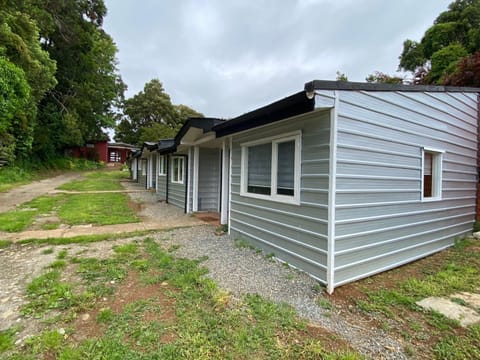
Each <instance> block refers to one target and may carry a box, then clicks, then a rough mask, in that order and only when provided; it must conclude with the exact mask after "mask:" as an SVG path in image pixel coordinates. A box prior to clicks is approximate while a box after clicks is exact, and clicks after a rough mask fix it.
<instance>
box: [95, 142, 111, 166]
mask: <svg viewBox="0 0 480 360" xmlns="http://www.w3.org/2000/svg"><path fill="white" fill-rule="evenodd" d="M94 148H95V152H96V153H97V155H98V161H103V162H105V163H106V162H108V146H107V141H98V142H96V143H95V144H94Z"/></svg>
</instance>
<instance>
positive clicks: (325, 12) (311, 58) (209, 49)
mask: <svg viewBox="0 0 480 360" xmlns="http://www.w3.org/2000/svg"><path fill="white" fill-rule="evenodd" d="M452 1H453V0H448V1H447V0H401V1H392V0H232V1H230V0H211V1H208V0H205V1H199V0H176V1H175V0H105V4H106V6H107V8H108V14H107V17H106V18H105V21H104V28H105V30H106V31H107V33H109V34H110V35H111V36H112V37H113V39H114V41H115V42H116V44H117V46H118V49H119V52H118V55H117V57H118V60H119V70H120V73H121V75H122V78H123V80H124V81H125V83H126V84H127V85H128V91H127V94H126V96H127V97H131V96H133V95H134V94H136V93H137V92H139V91H141V90H142V89H143V86H144V84H145V83H146V82H148V81H150V80H151V79H153V78H158V79H159V80H160V81H161V82H162V83H163V85H164V88H165V90H166V92H167V93H168V94H169V95H170V96H171V98H172V102H173V103H174V104H185V105H187V106H190V107H192V108H193V109H195V110H197V111H200V112H202V113H203V114H204V115H205V116H210V117H221V118H231V117H234V116H237V115H241V114H242V113H245V112H248V111H251V110H254V109H256V108H258V107H261V106H264V105H267V104H269V103H271V102H273V101H275V100H278V99H281V98H284V97H286V96H289V95H291V94H293V93H295V92H298V91H300V90H302V89H303V86H304V84H305V82H307V81H310V80H314V79H318V80H334V79H335V77H336V71H337V70H339V71H341V72H343V73H345V74H346V75H347V76H348V79H349V80H350V81H364V80H365V77H366V76H367V75H368V74H370V73H373V72H374V71H375V70H379V71H382V72H386V73H389V74H395V72H396V70H397V67H398V56H399V55H400V53H401V51H402V44H403V41H404V40H405V39H407V38H409V39H412V40H420V38H421V37H422V35H423V34H424V32H425V30H426V29H427V28H428V27H430V26H431V25H432V23H433V21H434V19H435V18H436V17H437V16H438V15H439V14H440V13H441V12H442V11H445V10H447V7H448V5H449V4H450V3H451V2H452Z"/></svg>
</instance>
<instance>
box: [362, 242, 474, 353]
mask: <svg viewBox="0 0 480 360" xmlns="http://www.w3.org/2000/svg"><path fill="white" fill-rule="evenodd" d="M472 245H474V243H471V242H469V241H468V240H465V241H459V242H457V243H456V245H455V247H453V248H452V249H450V250H448V251H449V253H448V256H447V259H446V261H445V263H444V264H443V265H442V266H441V267H440V268H439V269H438V270H437V271H432V270H426V271H425V275H424V276H423V277H420V278H415V277H412V278H409V279H407V280H404V281H402V282H401V283H399V284H398V285H396V286H395V287H394V288H388V289H383V288H380V289H376V290H368V291H366V295H367V299H366V300H357V307H358V308H359V309H360V310H362V311H364V312H366V313H373V314H381V315H382V316H385V317H387V318H390V319H396V320H399V319H400V321H401V322H402V320H401V318H403V317H404V316H405V313H406V312H414V313H415V312H416V313H417V314H424V315H423V316H424V321H425V323H426V324H428V325H429V326H431V327H433V328H434V329H435V330H434V331H436V332H437V333H438V335H439V338H440V340H439V342H438V344H437V345H436V347H435V349H434V352H435V355H436V356H437V358H439V359H463V358H465V359H468V358H478V357H479V356H480V340H479V339H480V336H479V335H480V326H473V327H470V328H469V330H468V334H467V335H466V336H459V335H458V334H457V333H456V332H455V331H456V329H459V327H460V325H459V323H458V322H457V321H453V320H450V319H448V318H446V317H445V316H443V315H441V314H439V313H436V312H434V311H430V312H428V311H427V312H425V311H424V310H423V309H421V308H420V307H419V306H418V305H416V302H417V301H419V300H421V299H424V298H426V297H431V296H437V297H445V296H448V297H450V296H451V295H452V294H454V293H457V292H478V284H479V279H480V252H479V251H470V250H469V247H470V246H472ZM454 301H455V299H454ZM456 302H457V303H460V304H463V305H464V304H465V303H464V302H463V301H461V300H460V299H457V300H456ZM418 327H419V325H418V323H416V325H415V327H411V333H410V334H407V335H408V336H411V337H416V336H417V334H416V333H418ZM415 328H416V329H417V330H416V329H415ZM448 354H450V355H448Z"/></svg>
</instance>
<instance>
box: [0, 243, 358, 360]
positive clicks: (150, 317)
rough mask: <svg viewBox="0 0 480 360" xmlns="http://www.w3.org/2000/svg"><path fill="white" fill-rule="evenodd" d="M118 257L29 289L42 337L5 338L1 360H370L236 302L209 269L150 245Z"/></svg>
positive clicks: (88, 261) (73, 264)
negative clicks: (210, 276) (209, 275)
mask: <svg viewBox="0 0 480 360" xmlns="http://www.w3.org/2000/svg"><path fill="white" fill-rule="evenodd" d="M114 251H115V255H114V256H113V257H111V258H107V259H96V258H84V257H80V256H73V255H70V254H68V253H67V252H65V251H64V252H63V253H62V254H61V257H60V254H59V255H58V256H57V260H56V261H55V262H54V263H52V264H51V265H50V267H49V268H48V269H47V270H46V272H45V273H44V274H42V275H41V276H39V277H37V278H35V279H34V280H33V281H32V282H31V283H30V284H29V285H28V288H27V296H28V299H29V302H28V303H27V304H26V305H25V306H24V307H23V309H22V312H23V314H24V315H25V316H27V317H30V318H32V321H38V322H39V323H40V324H42V329H41V330H40V331H39V332H38V333H37V334H35V335H34V336H33V337H31V338H28V339H27V340H26V341H25V343H24V346H18V347H17V346H15V340H16V339H15V329H8V330H7V331H5V332H3V333H2V334H0V344H3V345H0V354H1V355H2V356H3V357H2V358H4V359H11V360H13V359H34V358H35V359H37V358H49V359H50V358H57V359H246V358H252V359H253V358H254V359H345V360H347V359H350V360H355V359H362V357H361V356H360V355H358V354H357V353H355V352H353V351H352V350H351V349H350V348H349V346H348V345H347V344H346V343H345V342H343V341H341V340H340V339H338V338H337V337H336V336H335V335H334V334H331V333H328V332H326V331H324V330H319V329H318V328H315V327H311V326H310V325H308V324H307V323H305V322H304V321H303V320H301V319H299V318H298V317H297V316H296V314H295V312H294V311H293V309H292V308H290V307H289V306H287V305H285V304H275V303H272V302H269V301H267V300H265V299H263V298H261V297H260V296H258V295H247V296H245V297H244V298H243V299H241V301H233V299H232V298H231V297H230V295H229V294H228V293H226V292H224V291H222V290H220V289H219V288H218V287H217V286H216V284H215V283H214V282H213V281H211V280H210V279H208V278H207V277H205V276H204V275H205V273H206V272H207V270H206V269H204V268H202V267H201V262H199V261H191V260H187V259H179V258H175V257H174V256H172V254H171V253H169V252H168V251H165V250H162V249H161V248H160V246H159V244H158V243H156V242H154V241H153V240H151V239H149V238H146V239H145V240H144V241H136V242H132V243H126V244H124V245H120V246H116V247H114ZM65 273H68V274H70V276H69V277H67V278H69V279H70V280H64V279H65V276H64V274H65ZM71 274H74V276H72V275H71ZM87 315H88V316H87ZM36 318H38V319H40V318H41V320H35V319H36ZM58 329H62V332H59V331H58Z"/></svg>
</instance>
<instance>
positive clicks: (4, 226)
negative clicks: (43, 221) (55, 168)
mask: <svg viewBox="0 0 480 360" xmlns="http://www.w3.org/2000/svg"><path fill="white" fill-rule="evenodd" d="M52 212H55V213H56V214H57V215H58V217H59V218H60V219H61V221H62V222H63V223H65V224H68V225H79V224H96V225H111V224H126V223H132V222H138V221H139V219H138V218H137V217H136V215H135V212H134V211H133V210H132V209H131V208H130V207H129V206H128V198H127V195H125V194H95V195H91V194H78V195H77V194H75V195H65V194H62V195H55V196H40V197H38V198H35V199H33V200H32V201H30V202H28V203H25V204H23V205H22V206H21V207H20V208H18V209H16V210H12V211H8V212H5V213H1V214H0V231H6V232H19V231H23V230H25V229H27V228H28V227H29V226H31V225H32V224H33V221H34V220H35V218H36V217H37V216H39V215H41V214H49V213H52ZM49 225H51V227H52V228H57V227H58V224H49Z"/></svg>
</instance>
